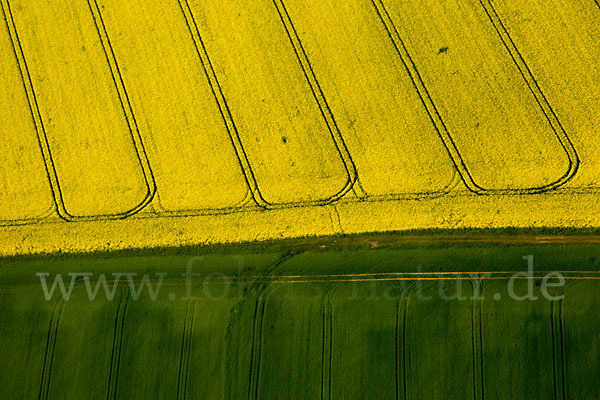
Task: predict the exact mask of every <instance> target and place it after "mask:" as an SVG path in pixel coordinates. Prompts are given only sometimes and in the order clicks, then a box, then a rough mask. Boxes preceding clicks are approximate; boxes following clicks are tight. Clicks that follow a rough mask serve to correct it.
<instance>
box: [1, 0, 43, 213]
mask: <svg viewBox="0 0 600 400" xmlns="http://www.w3.org/2000/svg"><path fill="white" fill-rule="evenodd" d="M0 12H1V13H2V16H3V17H4V18H3V20H4V21H3V23H1V24H0V76H2V79H1V80H0V107H1V109H2V112H1V113H0V149H2V150H1V151H2V152H1V154H2V157H1V161H0V224H9V223H13V224H15V223H34V222H36V221H37V220H38V218H41V217H43V216H45V215H46V214H49V213H50V212H51V211H52V210H53V209H54V201H53V199H52V192H51V190H50V185H49V182H48V178H47V173H46V168H45V164H44V159H43V158H42V155H41V151H40V144H39V142H38V137H37V133H36V130H35V124H34V122H33V120H32V118H31V111H30V109H29V103H28V100H27V92H26V91H25V89H24V87H23V80H22V76H21V71H20V70H19V64H18V62H17V58H16V57H15V49H14V47H13V43H12V41H11V38H10V33H9V32H10V31H9V28H8V18H7V17H6V10H5V7H4V3H1V5H0Z"/></svg>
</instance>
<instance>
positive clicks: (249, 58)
mask: <svg viewBox="0 0 600 400" xmlns="http://www.w3.org/2000/svg"><path fill="white" fill-rule="evenodd" d="M185 6H188V7H189V13H186V14H187V15H188V17H189V18H193V21H188V24H189V26H190V27H191V28H195V29H197V32H198V38H197V39H198V40H200V41H201V43H200V44H197V47H199V48H200V47H201V48H202V49H203V52H205V55H206V56H207V57H209V59H210V63H211V65H212V67H213V68H214V71H215V77H216V79H217V82H218V85H219V88H220V90H221V91H222V93H223V96H224V98H226V99H227V100H226V107H227V110H228V112H230V115H231V117H232V122H233V123H234V124H235V129H236V132H237V134H238V135H239V138H240V140H241V142H240V145H241V146H243V149H238V153H240V152H241V153H243V154H244V155H246V156H247V159H248V161H249V167H250V168H251V170H252V172H251V175H252V177H253V178H254V179H255V182H256V183H257V185H258V188H259V189H258V190H259V193H260V197H258V198H257V199H256V200H258V201H259V203H261V204H262V205H265V206H267V205H272V204H297V203H306V202H308V203H312V202H328V201H331V199H332V198H336V197H338V196H340V195H341V194H342V193H344V192H346V191H347V190H349V189H350V184H351V182H352V180H353V176H352V171H351V170H349V167H348V166H347V165H346V163H345V160H344V157H345V156H344V154H343V152H340V146H339V144H338V143H337V142H336V141H335V134H334V133H332V132H331V129H333V128H334V127H332V126H329V125H328V119H327V118H325V116H324V115H323V112H322V110H321V109H320V104H319V102H318V101H317V99H316V98H315V96H316V94H313V91H314V90H315V88H314V87H312V86H311V84H310V83H309V81H310V79H307V76H306V75H305V74H306V71H305V70H304V69H303V68H304V64H302V63H301V61H300V59H299V58H298V57H299V55H298V54H297V53H296V52H297V50H296V49H295V47H294V46H293V45H292V42H291V41H290V37H289V36H288V35H289V32H288V31H286V26H285V25H284V22H283V21H282V20H281V18H282V17H281V16H280V15H279V13H278V9H277V7H276V6H275V4H274V3H273V2H271V1H268V0H260V1H253V2H251V4H250V3H248V4H245V3H244V2H242V3H236V4H235V5H233V4H231V6H230V7H220V6H217V4H203V5H202V7H200V6H199V5H198V4H196V3H189V4H188V3H187V2H185V3H184V4H183V7H184V8H185ZM317 97H318V96H317ZM332 135H333V136H332Z"/></svg>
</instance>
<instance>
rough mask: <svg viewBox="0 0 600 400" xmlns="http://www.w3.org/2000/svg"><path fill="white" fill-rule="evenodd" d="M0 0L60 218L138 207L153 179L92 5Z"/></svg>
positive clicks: (117, 214)
mask: <svg viewBox="0 0 600 400" xmlns="http://www.w3.org/2000/svg"><path fill="white" fill-rule="evenodd" d="M2 6H3V9H4V13H5V15H6V16H7V20H8V25H9V28H10V30H11V39H12V41H13V45H14V46H15V49H17V59H18V60H19V66H20V68H21V73H22V76H23V82H24V85H25V87H26V89H27V94H28V99H29V103H30V109H31V110H32V112H33V117H34V120H35V121H36V129H37V132H38V136H39V140H40V143H41V144H42V152H43V154H44V158H45V161H46V166H47V169H48V171H49V178H50V182H51V184H52V188H53V191H54V196H55V199H56V201H57V207H58V211H59V213H60V215H61V217H63V218H65V219H76V218H78V217H79V218H93V217H98V216H104V217H125V216H127V215H130V214H132V213H135V212H136V211H137V210H139V209H140V208H141V207H143V206H144V205H145V204H147V202H149V201H150V200H151V198H152V195H153V193H154V182H153V180H152V177H151V173H150V171H149V166H148V164H147V159H146V158H145V154H144V152H143V148H140V147H141V142H140V139H139V134H138V132H137V127H136V125H135V120H134V118H133V116H132V114H131V110H130V108H129V105H128V102H127V94H126V92H125V89H124V87H123V84H122V81H121V80H120V77H119V73H118V68H117V67H116V65H115V64H114V59H113V58H112V53H111V51H110V48H107V46H110V45H109V43H108V42H107V40H108V39H107V38H106V37H105V36H104V33H103V28H102V22H101V20H99V16H98V14H97V9H96V8H95V5H94V4H92V3H89V4H88V2H84V1H78V2H75V3H72V4H71V3H70V4H62V3H61V4H58V3H56V4H54V3H48V4H45V5H43V6H41V7H37V6H34V5H33V4H30V3H28V2H26V1H25V2H24V1H20V0H11V1H10V2H9V0H3V1H2ZM40 35H41V37H40ZM26 60H29V61H31V62H26ZM82 178H83V179H82Z"/></svg>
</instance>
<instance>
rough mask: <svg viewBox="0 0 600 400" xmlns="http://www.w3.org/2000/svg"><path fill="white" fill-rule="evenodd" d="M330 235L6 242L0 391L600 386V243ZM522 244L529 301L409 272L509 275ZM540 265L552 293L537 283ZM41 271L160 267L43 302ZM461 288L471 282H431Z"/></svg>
mask: <svg viewBox="0 0 600 400" xmlns="http://www.w3.org/2000/svg"><path fill="white" fill-rule="evenodd" d="M331 247H334V246H330V247H327V248H325V249H323V248H322V247H320V246H317V247H316V248H313V249H311V248H304V247H301V246H300V247H298V246H296V247H291V246H288V248H287V249H285V248H284V247H281V248H279V249H274V248H271V249H267V250H270V251H271V252H266V253H263V254H245V250H244V249H243V248H242V249H241V250H240V252H239V253H238V254H236V253H235V252H233V251H227V252H223V254H219V253H218V252H214V251H210V250H207V251H192V249H188V251H187V252H186V251H182V250H176V251H173V252H172V253H169V252H168V251H162V252H160V253H158V254H151V253H148V254H142V253H138V254H135V253H134V254H129V255H124V254H117V255H112V254H95V255H87V256H86V255H79V256H61V257H24V258H15V259H3V260H2V261H1V262H0V310H1V312H0V359H1V360H2V361H3V363H4V367H3V368H0V398H2V399H11V398H19V399H20V398H43V399H46V398H48V399H64V398H69V399H81V398H109V399H113V398H121V399H126V398H139V399H147V398H179V399H183V398H202V399H246V398H248V399H292V398H294V399H296V398H303V399H366V398H369V399H370V398H372V399H484V398H488V399H500V398H501V399H527V400H529V399H565V398H568V399H575V398H577V399H588V398H589V399H592V398H600V390H599V389H598V386H597V382H596V379H595V378H596V377H597V371H598V370H600V361H598V360H600V342H599V339H598V332H599V331H600V317H598V315H597V312H596V310H597V309H598V307H599V306H600V280H596V279H593V278H594V277H597V276H599V275H600V274H599V273H593V272H583V271H600V266H599V265H598V263H599V262H600V247H599V246H597V245H591V244H590V245H508V244H485V243H478V244H472V243H471V244H468V243H464V244H462V245H460V246H452V247H449V246H448V245H447V243H446V244H445V243H438V244H437V245H428V246H403V247H400V248H392V247H391V246H390V247H387V248H378V249H364V248H352V247H351V246H349V247H348V246H346V247H344V248H339V250H338V251H335V249H332V248H331ZM530 254H532V255H534V268H535V271H536V273H535V276H536V277H538V278H535V279H533V280H532V282H531V284H532V287H533V294H534V295H536V296H538V300H535V301H528V300H525V301H517V300H514V299H511V298H509V296H508V294H507V282H508V281H507V279H498V280H484V281H478V280H476V277H474V276H473V277H472V276H470V275H469V276H467V275H462V276H461V279H450V280H444V281H441V282H443V287H440V281H436V280H421V281H417V280H416V278H417V277H437V276H445V275H419V276H415V275H410V274H412V273H416V272H419V271H421V272H423V273H432V272H442V273H447V272H473V271H480V272H484V271H507V273H506V275H508V274H512V273H514V272H517V271H524V270H526V268H527V262H526V260H524V259H523V256H527V255H530ZM190 262H191V263H192V264H191V265H192V269H193V272H195V273H198V274H200V275H201V276H197V277H194V278H193V279H192V281H191V284H190V285H189V286H188V282H187V281H186V280H185V279H184V278H183V277H182V276H181V274H182V273H184V272H185V271H186V266H187V265H188V263H190ZM553 270H560V271H567V272H565V273H564V275H565V277H566V278H567V283H566V285H565V286H564V287H563V288H552V289H551V290H550V292H551V294H553V295H557V294H559V293H562V294H564V299H563V300H560V301H551V300H548V299H545V298H544V297H543V296H542V292H541V290H542V288H541V286H540V283H541V279H540V278H539V276H540V275H542V274H543V273H542V272H541V271H553ZM538 271H539V272H538ZM569 271H572V272H569ZM39 272H48V273H50V275H49V277H48V280H49V282H50V283H51V282H52V280H53V279H54V277H55V275H56V274H59V273H61V274H64V275H63V276H64V278H65V279H66V280H68V279H69V277H68V276H67V275H66V274H67V273H68V272H92V273H93V274H94V275H93V276H92V278H91V279H90V285H91V286H92V287H94V286H95V281H96V280H97V279H98V276H99V274H106V275H107V276H108V278H107V279H109V281H110V280H112V277H111V275H110V274H113V273H137V274H138V275H137V276H136V278H135V280H134V284H136V285H139V282H140V279H141V276H142V275H143V274H149V276H150V277H151V278H152V279H151V281H152V282H153V283H154V284H157V282H158V278H157V275H156V274H158V273H164V274H166V276H164V277H163V281H162V286H161V287H160V291H159V293H158V295H157V298H156V299H155V300H153V299H152V298H151V296H150V295H149V294H148V290H147V288H145V289H144V292H142V294H141V295H140V296H139V297H138V298H136V296H135V293H134V292H135V287H134V288H133V289H131V288H129V286H128V285H127V282H125V281H123V282H121V283H120V284H119V285H118V286H116V289H115V292H114V297H113V298H112V300H108V299H107V298H106V296H105V295H104V292H103V289H100V292H99V293H98V295H97V297H96V298H95V299H94V300H93V301H91V300H90V299H89V297H88V292H87V290H86V285H85V282H84V281H83V280H79V281H77V282H76V284H75V287H74V289H73V292H72V294H71V297H70V298H69V299H68V300H63V299H62V296H61V295H60V293H59V292H58V289H57V292H55V293H54V296H53V298H52V299H51V300H50V301H47V300H46V299H45V297H44V293H43V290H42V287H41V285H40V278H39V277H38V276H36V273H39ZM399 273H403V274H404V275H398V274H399ZM544 273H545V272H544ZM450 276H451V277H456V275H450ZM399 277H403V278H407V280H397V278H399ZM574 277H576V278H578V279H572V278H574ZM408 278H410V279H408ZM579 278H584V279H579ZM122 279H125V278H122ZM112 284H113V283H112V282H111V283H110V285H112ZM529 284H530V282H529V281H527V280H518V281H516V283H515V286H514V289H515V292H516V293H519V294H523V293H526V291H527V290H528V285H529ZM110 287H112V286H110ZM458 288H460V290H461V294H462V295H463V296H464V297H466V298H467V299H465V300H458V299H455V298H454V299H452V298H451V299H445V298H444V295H447V296H451V295H452V294H456V293H457V290H458ZM440 293H442V295H440ZM475 293H478V294H479V296H482V297H484V298H485V299H484V300H473V299H471V297H473V295H474V294H475ZM190 294H191V295H192V296H193V297H194V298H188V297H189V295H190ZM496 294H501V298H500V299H496V298H495V297H494V295H496ZM428 297H431V299H429V300H423V298H428Z"/></svg>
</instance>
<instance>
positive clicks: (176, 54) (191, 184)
mask: <svg viewBox="0 0 600 400" xmlns="http://www.w3.org/2000/svg"><path fill="white" fill-rule="evenodd" d="M98 4H99V5H100V6H101V7H102V16H103V20H104V22H105V24H106V29H107V32H108V33H109V35H110V36H111V37H112V39H111V43H112V47H113V49H114V51H115V56H116V59H117V61H118V63H119V65H120V66H121V70H122V76H123V80H124V82H126V85H127V88H128V93H129V96H130V101H131V105H132V109H133V110H134V112H135V114H136V115H138V125H139V129H140V133H141V135H142V137H143V138H144V142H145V144H146V149H147V151H148V158H149V160H150V164H151V165H152V171H153V172H154V176H155V178H156V183H157V187H158V193H157V197H158V199H157V200H158V207H159V209H160V211H164V212H170V213H181V212H188V213H192V212H202V211H208V212H209V211H211V210H219V209H227V208H232V207H238V206H240V205H241V204H243V202H244V200H246V199H247V196H248V187H247V185H246V182H245V178H244V175H243V172H242V168H241V166H240V164H239V162H238V159H237V156H236V153H235V149H234V147H233V144H232V141H231V138H230V136H229V133H228V131H227V127H226V125H225V121H224V120H223V118H222V116H221V112H220V110H219V106H218V103H217V101H216V99H215V96H214V95H213V89H212V88H211V86H210V84H209V80H208V79H207V76H206V73H205V70H204V68H205V67H204V66H203V65H202V62H201V60H200V58H199V57H198V55H197V52H196V49H195V47H194V41H193V38H192V36H191V35H190V32H189V30H188V28H187V25H186V20H185V17H184V14H183V13H182V11H181V9H180V7H179V4H178V2H177V0H171V1H165V2H161V3H157V2H155V1H148V0H145V1H139V2H135V3H127V4H126V3H123V2H121V1H116V0H98Z"/></svg>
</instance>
